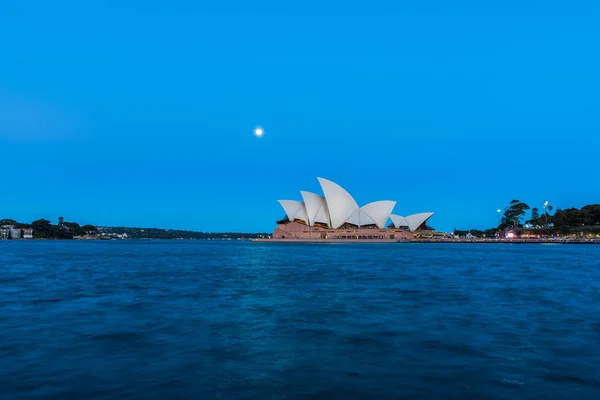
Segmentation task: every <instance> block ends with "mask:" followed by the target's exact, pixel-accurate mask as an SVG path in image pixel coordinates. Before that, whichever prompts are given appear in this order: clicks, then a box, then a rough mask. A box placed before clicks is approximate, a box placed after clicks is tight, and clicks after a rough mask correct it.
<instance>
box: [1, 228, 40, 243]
mask: <svg viewBox="0 0 600 400" xmlns="http://www.w3.org/2000/svg"><path fill="white" fill-rule="evenodd" d="M21 238H22V239H33V229H31V228H23V229H21V228H16V227H15V226H14V225H4V226H2V227H0V240H7V239H14V240H18V239H21Z"/></svg>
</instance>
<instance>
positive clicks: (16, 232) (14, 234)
mask: <svg viewBox="0 0 600 400" xmlns="http://www.w3.org/2000/svg"><path fill="white" fill-rule="evenodd" d="M10 238H11V239H15V240H16V239H21V228H10Z"/></svg>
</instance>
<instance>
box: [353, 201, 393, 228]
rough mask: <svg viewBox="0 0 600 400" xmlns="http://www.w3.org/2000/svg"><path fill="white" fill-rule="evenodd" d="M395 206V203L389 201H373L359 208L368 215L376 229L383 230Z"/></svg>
mask: <svg viewBox="0 0 600 400" xmlns="http://www.w3.org/2000/svg"><path fill="white" fill-rule="evenodd" d="M395 206H396V202H395V201H391V200H380V201H374V202H372V203H369V204H365V205H364V206H362V207H361V208H360V210H361V211H363V212H364V213H366V214H368V216H369V217H370V218H371V219H372V220H373V221H374V222H373V223H374V224H375V225H377V227H378V228H380V229H383V228H385V223H386V222H387V220H388V218H389V217H390V213H391V212H392V210H393V209H394V207H395Z"/></svg>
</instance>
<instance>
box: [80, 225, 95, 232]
mask: <svg viewBox="0 0 600 400" xmlns="http://www.w3.org/2000/svg"><path fill="white" fill-rule="evenodd" d="M81 230H82V231H84V232H85V233H90V232H91V233H95V232H97V231H98V228H96V227H95V226H94V225H84V226H82V227H81Z"/></svg>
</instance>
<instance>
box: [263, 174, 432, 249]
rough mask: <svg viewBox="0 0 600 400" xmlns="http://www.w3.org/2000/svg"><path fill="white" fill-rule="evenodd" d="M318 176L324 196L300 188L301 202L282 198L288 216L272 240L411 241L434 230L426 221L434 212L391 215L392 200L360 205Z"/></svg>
mask: <svg viewBox="0 0 600 400" xmlns="http://www.w3.org/2000/svg"><path fill="white" fill-rule="evenodd" d="M317 179H318V181H319V184H320V185H321V189H322V190H323V196H321V195H319V194H316V193H312V192H305V191H301V192H300V194H301V197H302V201H299V200H279V204H281V206H282V208H283V210H284V212H285V217H284V218H283V219H282V220H280V221H277V228H276V229H275V232H273V239H279V240H282V239H303V240H305V239H345V240H348V239H355V240H356V239H365V240H381V239H386V240H408V239H412V238H413V237H414V234H415V232H416V231H420V230H425V229H426V230H432V228H430V227H428V226H427V224H426V222H427V220H429V218H431V217H432V216H433V213H432V212H427V213H419V214H413V215H409V216H406V217H403V216H400V215H396V214H392V211H393V209H394V207H395V206H396V202H395V201H392V200H381V201H375V202H372V203H369V204H366V205H364V206H359V205H358V203H357V202H356V200H354V198H353V197H352V196H351V195H350V193H348V192H347V191H346V190H345V189H344V188H343V187H341V186H340V185H338V184H337V183H335V182H332V181H330V180H328V179H324V178H317ZM389 220H391V224H389V225H387V223H388V221H389Z"/></svg>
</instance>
